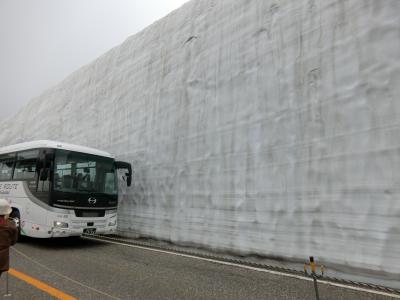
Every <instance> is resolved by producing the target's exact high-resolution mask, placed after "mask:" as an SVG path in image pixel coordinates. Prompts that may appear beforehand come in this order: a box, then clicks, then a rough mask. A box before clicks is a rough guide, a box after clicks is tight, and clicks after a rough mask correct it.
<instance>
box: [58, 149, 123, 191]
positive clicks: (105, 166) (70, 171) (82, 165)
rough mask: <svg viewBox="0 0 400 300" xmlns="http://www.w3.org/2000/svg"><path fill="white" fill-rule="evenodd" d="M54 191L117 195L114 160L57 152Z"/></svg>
mask: <svg viewBox="0 0 400 300" xmlns="http://www.w3.org/2000/svg"><path fill="white" fill-rule="evenodd" d="M54 190H55V191H58V192H70V193H104V194H109V195H116V194H117V176H116V171H115V166H114V160H113V159H112V158H107V157H101V156H96V155H91V154H85V153H80V152H74V151H67V150H59V149H58V150H56V153H55V163H54Z"/></svg>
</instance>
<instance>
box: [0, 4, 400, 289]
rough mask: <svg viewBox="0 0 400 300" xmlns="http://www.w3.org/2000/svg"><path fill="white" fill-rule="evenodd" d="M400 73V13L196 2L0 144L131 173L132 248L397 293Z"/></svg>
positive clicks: (62, 87)
mask: <svg viewBox="0 0 400 300" xmlns="http://www.w3.org/2000/svg"><path fill="white" fill-rule="evenodd" d="M71 46H73V45H71ZM399 58H400V1H398V0H385V1H376V0H369V1H367V0H365V1H361V0H353V1H345V0H343V1H338V0H329V1H325V0H324V1H312V0H310V1H308V0H307V1H306V0H298V1H290V0H284V1H283V0H282V1H277V0H195V1H191V2H189V3H188V4H186V5H184V6H183V7H182V8H181V9H179V10H176V11H174V12H173V13H171V14H169V15H168V16H166V17H165V18H163V19H162V20H160V21H158V22H156V23H154V24H153V25H151V26H150V27H148V28H146V29H145V30H143V31H141V32H140V33H138V34H136V35H134V36H132V37H130V38H129V39H127V40H126V41H125V42H124V43H123V44H122V45H120V46H118V47H116V48H114V49H111V50H110V51H109V52H108V53H106V54H105V55H103V56H102V57H100V58H98V59H97V60H95V61H94V62H92V63H90V64H88V65H87V66H84V67H83V68H81V69H80V70H78V71H77V72H75V73H73V74H72V75H71V76H69V77H68V78H67V79H65V80H64V81H63V82H61V83H60V84H59V85H57V86H55V87H53V88H51V89H50V90H48V91H46V92H45V93H44V94H43V95H41V96H40V97H38V98H36V99H33V100H32V101H31V102H30V103H29V104H28V105H27V106H26V107H25V108H24V109H23V110H22V111H20V112H19V113H18V114H17V115H16V116H15V117H13V118H11V119H9V120H8V121H5V122H3V124H2V125H0V144H1V145H8V144H11V143H15V142H19V141H21V140H23V141H28V140H33V139H53V140H60V141H64V142H69V143H76V144H83V145H86V146H91V147H96V148H100V149H103V150H107V151H110V152H112V153H114V154H116V155H117V157H118V158H119V159H123V160H128V161H130V162H132V163H133V166H134V169H135V171H134V184H133V186H132V187H131V188H129V189H124V191H123V194H122V195H121V202H120V204H121V205H120V208H119V229H120V230H121V232H122V233H123V234H125V235H140V236H148V237H154V238H157V239H162V240H168V241H172V242H174V243H178V244H191V245H197V246H204V247H207V248H211V249H214V250H221V251H225V250H229V251H233V252H236V253H240V254H251V253H255V254H261V255H266V256H271V257H279V258H283V259H286V260H288V261H298V262H304V261H305V260H307V258H308V256H309V255H314V256H316V257H317V259H318V261H323V262H324V263H325V264H326V265H327V266H328V268H329V266H335V268H337V270H342V271H347V273H352V274H353V275H354V276H355V277H356V278H362V276H364V275H365V274H369V275H366V276H372V277H373V278H370V279H369V281H375V282H376V280H378V279H379V280H381V279H382V280H387V282H389V285H391V286H397V287H398V286H399V285H400V283H399V282H400V275H399V273H400V263H399V262H400V122H399V120H400V97H399V96H400V59H399ZM354 276H353V277H354Z"/></svg>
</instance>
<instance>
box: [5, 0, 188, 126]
mask: <svg viewBox="0 0 400 300" xmlns="http://www.w3.org/2000/svg"><path fill="white" fill-rule="evenodd" d="M187 1H188V0H0V123H1V121H2V120H3V119H4V118H9V117H11V116H12V115H13V114H15V113H16V112H17V111H18V110H19V109H20V108H21V107H23V105H24V104H26V103H27V102H28V101H29V100H30V99H32V98H34V97H36V96H39V95H40V94H41V93H42V92H43V91H44V90H46V89H47V88H49V87H51V86H53V85H55V84H57V83H58V82H60V81H61V80H62V79H64V78H65V77H67V76H68V75H69V74H71V73H72V72H73V71H75V70H77V69H78V68H79V67H81V66H82V65H85V64H87V63H89V62H91V61H92V60H94V59H95V58H97V57H98V56H100V55H101V54H103V53H105V52H107V51H108V50H109V49H111V48H112V47H114V46H116V45H119V44H121V43H122V42H123V41H124V40H125V39H126V38H127V37H129V36H130V35H133V34H135V33H136V32H138V31H140V30H141V29H143V28H145V27H146V26H148V25H150V24H151V23H153V22H154V21H156V20H158V19H160V18H162V17H163V16H165V15H167V14H168V13H169V12H171V11H172V10H174V9H176V8H178V7H180V6H181V5H183V4H184V3H185V2H187Z"/></svg>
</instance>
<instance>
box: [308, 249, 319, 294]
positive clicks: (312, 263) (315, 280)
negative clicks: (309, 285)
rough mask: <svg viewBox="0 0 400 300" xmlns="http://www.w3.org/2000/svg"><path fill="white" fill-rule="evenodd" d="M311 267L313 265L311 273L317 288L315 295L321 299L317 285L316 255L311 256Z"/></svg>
mask: <svg viewBox="0 0 400 300" xmlns="http://www.w3.org/2000/svg"><path fill="white" fill-rule="evenodd" d="M310 267H311V275H312V278H313V280H314V290H315V297H316V299H317V300H319V293H318V285H317V274H316V273H315V267H316V266H315V262H314V257H313V256H310Z"/></svg>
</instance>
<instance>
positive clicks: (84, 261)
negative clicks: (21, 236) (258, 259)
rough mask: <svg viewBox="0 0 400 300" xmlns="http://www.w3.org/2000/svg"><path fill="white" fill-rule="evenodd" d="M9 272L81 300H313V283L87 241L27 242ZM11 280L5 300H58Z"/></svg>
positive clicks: (340, 293) (347, 293)
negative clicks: (29, 278) (37, 280)
mask: <svg viewBox="0 0 400 300" xmlns="http://www.w3.org/2000/svg"><path fill="white" fill-rule="evenodd" d="M11 267H12V268H14V269H16V270H18V271H20V272H23V273H25V274H27V275H29V276H31V277H34V278H36V279H39V280H41V281H42V282H44V283H46V284H48V285H50V286H52V287H54V288H57V289H59V290H61V291H63V292H64V293H66V294H69V295H71V296H73V297H75V298H77V299H96V300H100V299H229V300H231V299H315V294H314V289H313V284H312V282H309V281H304V280H300V279H296V278H290V277H285V276H279V275H273V274H269V273H265V272H257V271H252V270H248V269H243V268H238V267H234V266H227V265H221V264H217V263H213V262H207V261H201V260H196V259H192V258H187V257H181V256H175V255H171V254H166V253H157V252H154V251H149V250H144V249H139V248H132V247H127V246H122V245H114V244H107V243H103V242H98V241H91V240H85V239H51V240H34V239H27V240H25V241H24V242H23V243H19V244H17V245H16V246H15V247H14V249H12V250H11ZM4 275H5V274H3V276H2V277H1V278H0V293H1V296H2V295H3V294H4V292H5V276H4ZM9 278H10V280H9V284H10V291H11V293H12V294H13V296H11V297H9V298H7V299H54V297H52V296H49V295H48V294H46V293H45V292H43V291H40V290H38V289H37V288H35V287H33V286H30V285H28V284H27V283H25V282H23V281H21V280H20V279H17V278H15V277H13V276H11V275H10V277H9ZM319 291H320V296H321V300H322V299H332V300H333V299H334V300H337V299H355V300H357V299H360V300H361V299H362V300H368V299H382V300H383V299H392V298H390V297H385V296H381V295H375V294H369V293H365V292H359V291H353V290H349V289H345V288H339V287H334V286H329V285H321V286H320V287H319ZM5 299H6V298H5Z"/></svg>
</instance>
